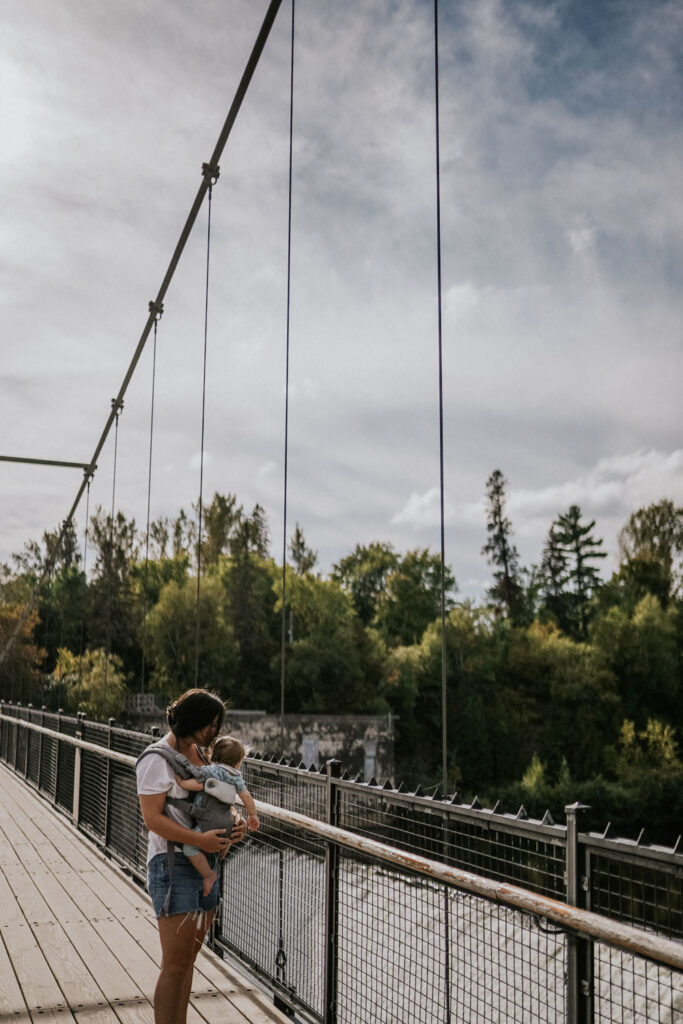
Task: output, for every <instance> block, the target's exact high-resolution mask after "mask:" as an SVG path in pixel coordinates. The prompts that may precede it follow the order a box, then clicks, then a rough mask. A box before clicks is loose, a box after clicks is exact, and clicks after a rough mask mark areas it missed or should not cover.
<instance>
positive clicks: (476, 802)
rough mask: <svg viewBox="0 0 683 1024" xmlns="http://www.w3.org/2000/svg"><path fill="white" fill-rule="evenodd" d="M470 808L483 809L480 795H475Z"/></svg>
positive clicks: (474, 809)
mask: <svg viewBox="0 0 683 1024" xmlns="http://www.w3.org/2000/svg"><path fill="white" fill-rule="evenodd" d="M470 809H471V810H473V811H480V810H481V804H480V803H479V797H478V796H475V798H474V800H473V801H472V803H471V804H470Z"/></svg>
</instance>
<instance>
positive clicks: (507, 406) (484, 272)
mask: <svg viewBox="0 0 683 1024" xmlns="http://www.w3.org/2000/svg"><path fill="white" fill-rule="evenodd" d="M266 7H267V4H266V2H265V0H195V2H194V3H193V4H187V3H184V2H181V0H163V2H162V0H145V3H140V2H136V0H119V2H117V3H116V4H111V3H109V2H108V0H106V2H105V0H88V3H87V4H85V3H82V2H80V0H22V2H21V3H17V2H12V0H0V9H1V10H2V21H3V33H2V39H1V40H0V129H1V130H0V195H1V196H2V209H3V215H2V218H1V219H0V316H1V317H2V320H1V323H2V332H1V335H0V337H1V339H2V340H1V345H2V360H1V361H0V454H2V455H11V456H24V457H30V458H44V459H61V460H67V461H77V462H89V461H90V459H91V457H92V454H93V452H94V450H95V446H96V443H97V441H98V439H99V437H100V434H101V432H102V430H103V428H104V425H105V423H106V420H107V417H108V415H109V411H110V403H111V399H112V398H113V397H114V396H115V395H117V394H118V392H119V388H120V386H121V383H122V381H123V378H124V375H125V372H126V370H127V368H128V365H129V363H130V360H131V358H132V355H133V352H134V351H135V348H136V346H137V343H138V340H139V338H140V335H141V333H142V330H143V328H144V325H145V322H146V320H147V305H148V302H149V300H150V299H153V298H154V297H155V296H156V294H157V292H158V289H159V286H160V284H161V281H162V278H163V276H164V273H165V271H166V267H167V266H168V263H169V260H170V257H171V253H172V251H173V249H174V247H175V244H176V242H177V240H178V237H179V235H180V231H181V229H182V226H183V224H184V223H185V219H186V217H187V214H188V211H189V209H190V206H191V203H192V201H193V199H194V196H195V194H196V192H197V188H198V186H199V184H200V179H201V165H202V163H203V162H204V161H206V160H208V159H209V157H210V155H211V153H212V151H213V148H214V145H215V142H216V139H217V137H218V134H219V131H220V129H221V127H222V125H223V122H224V120H225V116H226V114H227V111H228V109H229V106H230V103H231V102H232V98H233V95H234V92H235V89H236V86H237V83H238V82H239V80H240V77H241V75H242V71H243V69H244V65H245V63H246V60H247V57H248V55H249V53H250V51H251V48H252V45H253V42H254V40H255V38H256V34H257V32H258V29H259V27H260V25H261V22H262V19H263V16H264V14H265V11H266ZM433 29H434V25H433V4H432V3H430V2H427V0H373V3H367V0H345V2H344V3H334V4H333V3H330V2H327V3H320V2H319V0H297V3H296V17H295V33H294V36H295V43H294V47H295V56H294V124H293V155H292V173H293V184H292V230H291V294H290V320H289V339H290V372H289V431H288V460H287V476H288V484H287V527H288V528H287V534H288V536H291V534H292V532H293V530H294V525H295V523H299V524H300V525H301V527H302V529H303V531H304V534H305V537H306V540H307V542H308V544H309V545H310V546H311V547H312V548H313V549H315V550H316V551H317V552H318V569H319V570H320V571H321V572H323V573H327V572H328V571H329V570H330V568H331V566H332V565H333V564H334V563H335V562H337V561H338V560H339V559H340V558H342V557H344V556H345V555H346V554H349V553H350V552H351V551H353V549H354V548H355V546H356V544H369V543H371V542H373V541H384V542H389V543H392V544H393V545H394V547H395V548H396V549H397V550H398V551H406V550H408V549H411V548H430V549H431V550H432V551H434V552H438V550H439V546H440V526H439V394H438V375H439V365H438V342H439V333H438V308H439V307H438V291H437V203H436V135H435V124H436V121H435V93H434V31H433ZM290 39H291V5H290V2H289V0H284V2H283V4H282V7H281V9H280V12H279V14H278V16H277V19H276V22H275V25H274V27H273V30H272V33H271V36H270V38H269V40H268V42H267V44H266V47H265V50H264V53H263V56H262V58H261V61H260V63H259V66H258V68H257V70H256V73H255V76H254V79H253V81H252V84H251V86H250V88H249V91H248V93H247V96H246V98H245V101H244V103H243V106H242V109H241V111H240V113H239V115H238V118H237V121H236V123H235V126H234V128H233V131H232V134H231V136H230V139H229V141H228V144H227V146H226V148H225V151H224V153H223V156H222V159H221V173H220V179H219V181H218V182H217V184H216V186H215V188H214V190H213V202H212V224H211V256H210V271H209V304H208V316H207V364H206V402H205V434H204V476H203V494H204V499H205V500H210V498H211V496H212V495H213V493H214V492H216V491H219V492H221V493H235V494H236V495H237V497H238V500H239V501H240V503H242V504H243V505H244V506H245V508H246V509H247V510H250V509H251V508H252V506H253V505H254V504H255V503H256V502H258V503H260V504H261V505H262V506H263V508H264V509H265V511H266V514H267V517H268V523H269V526H270V533H271V551H272V554H273V555H274V557H276V558H277V559H278V560H280V559H281V557H282V544H283V502H284V424H285V390H286V389H285V352H286V338H287V237H288V168H289V76H290ZM682 43H683V6H681V4H680V3H678V2H677V0H672V2H668V0H649V2H648V3H643V2H642V0H441V3H440V4H439V115H440V116H439V140H440V197H441V201H440V209H441V264H442V353H443V363H442V366H443V403H444V447H443V458H444V482H445V495H444V500H445V515H446V527H445V549H446V560H447V562H448V563H449V565H450V566H451V567H452V569H453V571H454V573H455V575H456V580H457V584H458V588H459V595H460V597H470V598H473V599H475V600H478V599H481V598H482V596H483V595H484V593H485V590H486V588H487V586H489V585H490V583H491V569H490V567H489V566H488V565H487V563H486V559H485V557H484V556H483V555H482V554H481V548H482V545H483V544H484V543H485V540H486V506H485V488H486V480H487V478H488V477H489V475H490V474H491V473H492V472H493V470H495V469H500V470H501V471H502V472H503V473H504V475H505V477H506V479H507V481H508V487H507V496H508V501H507V514H508V516H509V518H510V520H511V522H512V526H513V530H514V540H515V543H516V545H517V547H518V549H519V553H520V557H521V560H522V562H523V563H524V564H525V565H531V564H533V563H538V562H539V561H540V558H541V552H542V547H543V542H544V539H545V536H546V535H547V532H548V528H549V526H550V524H551V522H552V521H553V519H554V518H556V517H557V515H559V514H560V513H562V512H565V511H566V510H567V508H568V507H569V506H570V505H572V504H577V505H579V506H580V508H581V510H582V513H583V516H584V519H585V520H586V521H590V520H592V519H595V520H596V527H595V533H596V535H597V536H598V537H602V538H603V539H604V544H605V549H606V550H607V551H608V553H609V558H608V559H606V561H605V564H604V565H602V566H601V567H600V568H601V571H602V572H603V573H604V574H608V573H609V572H611V571H612V570H613V569H614V568H615V567H616V564H617V554H618V549H617V538H618V532H619V530H620V528H621V527H622V526H623V525H624V523H625V522H626V521H627V519H628V517H629V515H630V514H631V513H632V512H633V511H635V510H636V509H637V508H640V507H642V506H644V505H648V504H650V503H652V502H655V501H658V500H660V499H662V498H670V499H672V500H673V501H676V502H678V503H683V433H682V430H681V427H682V417H681V393H682V391H683V388H682V384H683V345H682V343H681V342H682V338H681V323H682V317H681V313H682V312H683V309H682V306H683V300H682V298H681V296H682V294H683V292H682V289H681V284H682V280H681V278H682V276H683V271H682V267H683V263H682V261H681V249H682V244H683V167H682V163H683V161H682V157H683V132H682V123H681V110H682V109H683V106H682V103H681V100H682V92H683V89H682V74H681V58H680V54H681V52H683V47H682ZM206 248H207V205H206V204H205V205H204V207H203V209H202V211H201V213H200V215H199V218H198V221H197V224H196V227H195V230H194V232H193V234H192V236H191V238H190V240H189V242H188V245H187V247H186V250H185V253H184V255H183V257H182V260H181V262H180V265H179V267H178V270H177V272H176V275H175V277H174V279H173V282H172V283H171V286H170V288H169V291H168V293H167V295H166V301H165V310H164V315H163V317H162V319H161V321H160V323H159V328H158V340H157V356H156V377H155V403H154V433H153V445H152V470H151V478H149V479H150V494H151V516H152V518H153V519H154V518H158V517H160V516H167V517H171V518H173V517H175V516H176V515H177V513H178V511H179V509H180V508H181V507H182V508H184V509H185V510H186V511H189V509H190V507H191V504H192V502H193V501H196V499H197V496H198V493H199V483H200V461H201V459H200V453H201V422H202V376H203V361H202V360H203V348H204V316H205V307H204V298H205V281H206ZM152 355H153V353H152V342H151V339H150V341H149V342H148V344H147V346H146V349H145V351H144V353H143V356H142V358H141V359H140V362H139V364H138V367H137V369H136V372H135V374H134V376H133V379H132V381H131V384H130V386H129V388H128V391H127V394H126V397H125V405H124V410H123V413H122V415H121V417H120V423H119V431H118V443H117V457H116V482H115V488H114V432H113V431H112V432H111V434H110V437H109V439H108V442H107V444H106V446H105V448H104V450H103V451H102V453H101V456H100V458H99V460H98V469H97V473H96V474H95V478H94V480H93V483H92V488H91V495H90V508H91V511H92V509H93V508H95V507H96V506H97V505H101V506H102V507H103V508H104V509H105V510H106V511H109V510H110V509H111V505H112V497H113V498H114V504H115V506H116V508H117V510H118V509H120V510H121V511H123V512H124V513H125V514H126V515H127V516H130V517H134V518H135V520H136V522H137V524H138V526H139V527H141V529H142V530H144V527H145V521H146V514H147V489H148V471H149V466H148V455H149V447H150V420H151V394H152ZM81 479H82V474H81V472H80V471H79V470H74V469H65V468H59V469H56V468H47V467H37V466H30V465H17V464H11V463H3V462H0V495H2V500H1V502H0V562H2V561H7V560H8V559H9V558H10V556H11V554H12V553H13V552H16V551H20V550H21V549H22V547H23V544H24V542H25V541H27V540H29V539H31V538H33V539H39V538H40V537H41V536H42V533H43V531H44V530H48V529H54V527H55V526H56V525H57V523H59V522H60V521H61V520H63V519H64V517H65V516H66V515H67V513H68V511H69V510H70V508H71V505H72V503H73V499H74V497H75V495H76V492H77V490H78V488H79V486H80V482H81ZM84 516H85V504H84V502H83V504H82V505H81V507H80V508H79V510H78V512H77V516H76V521H77V526H78V529H79V531H81V535H82V530H83V525H84Z"/></svg>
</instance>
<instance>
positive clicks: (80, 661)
mask: <svg viewBox="0 0 683 1024" xmlns="http://www.w3.org/2000/svg"><path fill="white" fill-rule="evenodd" d="M91 481H92V477H91V476H88V480H87V483H86V493H85V530H84V531H83V580H84V582H85V586H86V594H87V588H88V523H89V522H90V483H91ZM85 609H86V606H85V604H84V605H83V614H82V615H81V644H80V649H79V652H78V681H79V683H80V681H81V678H82V675H83V669H82V665H83V645H84V641H85Z"/></svg>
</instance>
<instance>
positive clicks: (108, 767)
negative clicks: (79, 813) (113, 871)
mask: <svg viewBox="0 0 683 1024" xmlns="http://www.w3.org/2000/svg"><path fill="white" fill-rule="evenodd" d="M115 721H116V719H115V718H110V719H109V728H108V730H107V747H108V748H109V750H111V748H112V729H113V726H114V722H115ZM104 771H105V783H104V792H105V794H106V799H105V802H104V837H103V838H104V848H105V850H108V849H109V831H110V830H109V824H110V822H109V819H110V814H109V808H110V806H111V758H110V757H108V758H107V764H106V767H105V769H104Z"/></svg>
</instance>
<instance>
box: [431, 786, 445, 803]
mask: <svg viewBox="0 0 683 1024" xmlns="http://www.w3.org/2000/svg"><path fill="white" fill-rule="evenodd" d="M429 799H430V800H443V793H442V792H441V790H440V789H439V787H438V786H435V787H434V792H433V793H432V795H431V797H430V798H429Z"/></svg>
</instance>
